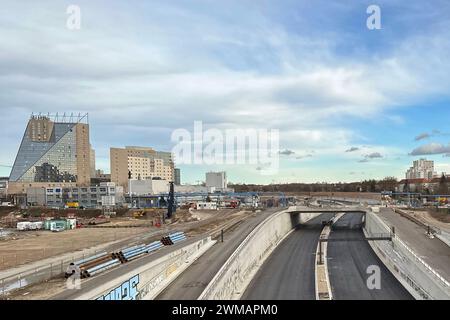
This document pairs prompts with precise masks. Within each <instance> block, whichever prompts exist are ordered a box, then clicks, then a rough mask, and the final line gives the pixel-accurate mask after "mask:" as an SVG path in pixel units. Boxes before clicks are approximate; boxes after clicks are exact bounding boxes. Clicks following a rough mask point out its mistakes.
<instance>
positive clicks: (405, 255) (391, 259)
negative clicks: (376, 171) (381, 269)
mask: <svg viewBox="0 0 450 320" xmlns="http://www.w3.org/2000/svg"><path fill="white" fill-rule="evenodd" d="M390 231H391V230H390V228H389V226H388V225H387V224H386V223H384V222H383V221H382V220H381V219H380V218H379V217H378V216H377V215H376V214H374V213H372V212H367V214H366V224H365V227H364V234H365V235H366V237H370V236H374V235H379V234H385V233H390ZM369 244H370V246H371V247H372V249H373V250H374V252H375V253H376V254H377V256H378V257H379V258H380V260H381V261H382V262H383V263H384V264H385V265H386V267H387V268H388V269H389V270H390V271H391V273H392V274H393V275H394V276H395V277H396V278H397V280H398V281H400V283H401V284H402V285H403V286H404V287H405V288H406V290H408V292H409V293H411V295H412V296H413V297H414V298H416V299H419V300H448V299H450V287H449V283H448V281H447V280H446V279H444V278H443V277H442V276H441V275H440V274H439V273H437V272H436V271H435V270H433V268H431V267H430V266H429V265H428V264H427V263H426V262H425V261H423V259H421V258H420V257H419V256H418V255H417V254H416V253H415V252H414V251H413V250H412V249H411V248H409V247H408V246H407V245H406V244H405V243H404V242H403V241H402V240H401V239H400V238H399V237H398V236H396V235H395V236H394V237H393V238H392V242H391V241H369Z"/></svg>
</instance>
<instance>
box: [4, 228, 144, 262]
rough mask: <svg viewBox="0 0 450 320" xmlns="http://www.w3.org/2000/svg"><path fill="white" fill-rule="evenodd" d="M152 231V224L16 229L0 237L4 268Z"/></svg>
mask: <svg viewBox="0 0 450 320" xmlns="http://www.w3.org/2000/svg"><path fill="white" fill-rule="evenodd" d="M148 231H149V228H148V227H136V228H81V229H75V230H66V231H63V232H56V233H55V232H50V231H22V232H17V231H15V232H13V233H12V234H10V235H8V237H7V238H8V239H7V240H0V270H4V269H8V268H11V267H14V266H18V265H22V264H26V263H29V262H33V261H37V260H41V259H45V258H49V257H52V256H57V255H60V254H65V253H67V252H73V251H77V250H82V249H87V248H90V247H93V246H96V245H99V244H103V243H106V242H110V241H115V240H120V239H125V238H128V237H132V236H135V235H138V234H142V233H144V232H148Z"/></svg>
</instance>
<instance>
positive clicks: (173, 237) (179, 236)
mask: <svg viewBox="0 0 450 320" xmlns="http://www.w3.org/2000/svg"><path fill="white" fill-rule="evenodd" d="M169 239H170V241H171V242H172V243H173V244H175V243H177V242H180V241H184V240H186V235H185V234H184V232H175V233H171V234H169Z"/></svg>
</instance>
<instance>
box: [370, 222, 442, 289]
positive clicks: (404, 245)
mask: <svg viewBox="0 0 450 320" xmlns="http://www.w3.org/2000/svg"><path fill="white" fill-rule="evenodd" d="M378 220H379V221H380V222H381V224H382V225H383V226H384V227H385V228H386V229H387V230H391V228H390V227H389V226H388V225H387V224H386V223H385V222H384V221H383V220H382V219H378ZM394 240H395V241H396V242H398V243H399V244H400V245H401V246H402V247H404V248H405V249H406V250H407V251H408V252H409V253H410V254H411V255H412V256H413V258H414V259H415V260H416V261H417V262H419V263H420V264H422V265H423V266H424V267H425V268H426V269H427V271H428V272H430V273H431V275H433V276H434V277H435V278H436V279H437V280H438V281H440V282H441V283H443V284H444V285H445V286H446V287H449V286H450V283H449V282H448V281H447V280H446V279H445V278H444V277H443V276H441V275H440V274H439V273H438V272H437V271H435V270H434V269H433V268H432V267H431V266H430V265H429V264H428V263H426V262H425V261H424V260H423V259H422V258H420V257H419V256H418V255H417V254H416V253H415V252H414V251H413V250H412V249H411V248H410V247H408V245H406V243H404V242H403V241H402V240H400V238H398V237H397V235H393V241H394Z"/></svg>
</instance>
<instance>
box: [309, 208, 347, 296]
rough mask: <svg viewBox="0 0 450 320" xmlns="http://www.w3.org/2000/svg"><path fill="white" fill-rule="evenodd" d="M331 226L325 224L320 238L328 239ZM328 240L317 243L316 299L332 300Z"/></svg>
mask: <svg viewBox="0 0 450 320" xmlns="http://www.w3.org/2000/svg"><path fill="white" fill-rule="evenodd" d="M343 215H344V213H338V214H337V215H336V216H334V218H333V219H332V224H333V223H335V222H336V221H337V220H339V218H341V217H342V216H343ZM330 232H331V227H330V226H325V227H324V228H323V230H322V232H321V234H320V239H328V237H329V236H330ZM327 251H328V242H323V243H322V242H320V240H319V243H318V244H317V251H316V263H315V284H316V300H333V291H332V290H331V283H330V276H329V273H328V259H327Z"/></svg>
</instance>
